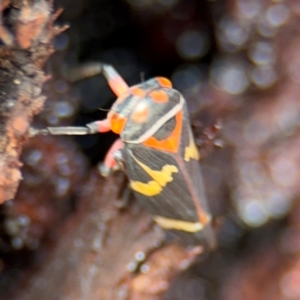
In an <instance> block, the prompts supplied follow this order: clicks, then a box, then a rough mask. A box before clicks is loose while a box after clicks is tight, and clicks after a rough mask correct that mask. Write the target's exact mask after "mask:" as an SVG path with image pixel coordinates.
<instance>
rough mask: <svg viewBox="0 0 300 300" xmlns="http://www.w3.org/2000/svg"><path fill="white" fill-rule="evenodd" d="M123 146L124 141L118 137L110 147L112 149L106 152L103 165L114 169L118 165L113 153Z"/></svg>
mask: <svg viewBox="0 0 300 300" xmlns="http://www.w3.org/2000/svg"><path fill="white" fill-rule="evenodd" d="M122 148H123V142H122V140H121V139H117V140H116V141H115V142H114V143H113V144H112V146H111V147H110V149H109V150H108V152H107V153H106V156H105V159H104V162H103V165H104V167H105V168H107V169H109V170H112V169H114V168H116V167H117V162H116V161H115V159H114V157H113V154H114V152H116V151H117V150H120V149H122Z"/></svg>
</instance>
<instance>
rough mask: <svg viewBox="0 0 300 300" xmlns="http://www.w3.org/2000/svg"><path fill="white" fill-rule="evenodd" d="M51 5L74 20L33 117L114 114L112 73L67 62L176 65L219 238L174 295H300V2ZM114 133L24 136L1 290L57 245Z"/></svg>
mask: <svg viewBox="0 0 300 300" xmlns="http://www.w3.org/2000/svg"><path fill="white" fill-rule="evenodd" d="M55 7H56V8H58V7H63V8H64V12H63V14H62V15H61V17H60V18H59V19H58V21H57V23H58V24H61V25H62V24H66V23H67V24H69V25H70V29H68V30H67V31H65V32H64V33H62V34H60V35H59V36H57V37H56V38H55V40H54V46H55V49H56V52H55V53H54V54H53V55H52V57H51V59H50V61H49V62H48V64H47V66H46V73H47V74H51V76H52V78H51V80H49V81H48V82H47V83H46V84H45V86H44V94H45V95H46V96H47V99H48V100H47V102H46V105H45V108H44V111H43V112H42V113H41V114H40V115H39V116H38V117H37V118H36V120H35V123H34V125H35V127H39V128H43V127H45V126H62V125H70V124H73V125H81V126H82V125H84V124H86V123H89V122H92V121H94V120H97V119H103V118H104V117H105V115H106V114H107V112H106V111H103V110H105V109H109V107H110V106H111V105H112V103H113V102H114V100H115V96H114V95H113V93H112V92H111V91H110V89H109V87H108V86H107V83H106V82H105V80H104V79H103V77H102V76H101V75H97V76H94V77H92V78H87V79H84V80H81V81H78V82H75V83H74V82H71V79H70V77H69V76H68V75H67V74H70V72H71V73H72V72H73V71H74V72H75V71H76V70H75V69H74V68H76V67H77V66H80V65H82V64H83V63H85V62H93V61H95V62H106V63H109V64H112V65H113V66H114V67H115V68H116V69H117V70H118V71H119V72H120V74H121V75H122V77H123V78H124V79H125V81H126V82H127V83H128V84H129V85H134V84H138V83H139V82H141V81H142V80H144V79H145V80H146V79H149V78H152V77H154V76H166V77H167V78H170V79H171V81H172V82H173V85H174V88H175V89H177V90H179V91H180V92H181V93H182V94H183V95H184V97H185V99H186V101H187V104H188V107H189V111H190V115H191V123H192V126H193V129H194V133H195V137H196V142H197V145H198V146H199V148H200V151H201V153H202V171H203V176H204V180H205V185H206V193H207V198H208V202H209V206H210V208H211V211H212V214H213V215H214V217H215V223H216V232H217V235H218V241H219V250H218V252H217V253H215V254H214V255H213V257H210V258H209V259H207V260H206V261H205V262H202V263H201V264H199V265H197V264H196V265H195V266H193V268H192V269H191V270H190V271H189V272H188V273H187V274H185V276H184V277H182V278H180V279H178V281H177V282H176V284H174V286H173V287H172V288H171V290H170V291H169V292H168V293H167V294H166V295H165V297H166V298H164V299H173V300H174V299H191V300H192V299H201V300H202V299H220V300H240V299H245V300H248V299H249V300H253V299H258V300H259V299H262V300H263V299H272V300H279V299H280V300H281V299H286V300H297V299H300V201H299V200H300V199H299V196H300V184H299V182H300V172H299V164H300V151H299V149H300V134H299V133H300V130H299V125H300V101H299V94H300V86H299V82H300V54H299V53H300V52H299V49H300V34H299V33H300V1H298V0H211V1H209V0H89V1H87V0H84V1H83V0H60V1H56V2H55ZM98 108H101V109H103V110H99V109H98ZM115 138H116V136H114V135H113V134H111V133H108V134H103V135H95V136H86V137H80V138H79V137H78V138H70V139H69V138H68V139H66V138H58V137H54V138H53V137H39V138H34V139H32V140H31V141H30V143H29V144H28V146H27V147H26V149H24V151H23V155H22V157H23V162H24V167H23V170H22V172H23V177H24V180H23V182H22V185H21V187H20V189H19V192H18V195H17V198H16V200H15V201H9V202H7V203H5V204H4V205H3V206H2V207H1V212H0V213H1V219H0V221H1V227H0V229H1V230H0V234H1V237H0V272H1V274H0V295H1V291H2V293H3V295H4V293H5V292H6V291H7V289H8V286H9V285H10V284H11V285H12V286H13V284H14V282H15V281H16V278H18V276H19V274H21V273H22V272H26V270H28V268H30V267H31V265H32V264H33V262H36V261H38V259H39V258H40V257H41V254H40V253H41V251H42V250H41V249H46V248H47V247H48V246H47V245H50V244H51V245H53V243H54V240H55V237H56V234H57V232H58V231H59V228H60V226H62V224H63V223H65V222H66V220H67V219H68V218H69V217H70V216H71V215H72V213H73V212H74V210H75V208H76V207H77V205H78V203H77V202H78V194H79V191H80V188H81V187H82V185H84V182H85V179H86V177H87V174H88V173H89V172H90V170H91V169H92V168H93V167H95V166H96V165H97V163H99V162H100V161H101V160H102V159H103V157H104V155H105V153H106V151H107V149H108V148H109V146H110V145H111V143H112V142H113V140H114V139H115ZM50 158H51V159H50ZM45 187H47V188H45ZM49 189H50V190H51V192H50V193H49ZM41 199H43V200H42V201H41ZM43 251H44V250H43ZM24 258H26V259H24ZM24 261H26V263H24ZM0 298H1V296H0Z"/></svg>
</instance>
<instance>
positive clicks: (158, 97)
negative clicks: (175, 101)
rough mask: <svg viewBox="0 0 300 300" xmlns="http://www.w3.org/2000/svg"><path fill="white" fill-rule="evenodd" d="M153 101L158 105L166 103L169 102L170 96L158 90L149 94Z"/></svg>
mask: <svg viewBox="0 0 300 300" xmlns="http://www.w3.org/2000/svg"><path fill="white" fill-rule="evenodd" d="M149 95H150V97H151V98H152V100H153V101H154V102H156V103H166V102H168V101H169V96H168V94H167V93H166V92H165V91H163V90H156V91H152V92H150V93H149Z"/></svg>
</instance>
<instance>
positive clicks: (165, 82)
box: [155, 77, 172, 89]
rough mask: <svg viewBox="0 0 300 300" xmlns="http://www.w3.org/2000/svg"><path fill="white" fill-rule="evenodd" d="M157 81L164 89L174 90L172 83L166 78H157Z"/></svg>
mask: <svg viewBox="0 0 300 300" xmlns="http://www.w3.org/2000/svg"><path fill="white" fill-rule="evenodd" d="M155 79H156V80H157V82H158V83H159V84H160V85H161V86H162V87H164V88H169V89H171V88H172V83H171V81H170V80H169V79H167V78H165V77H156V78H155Z"/></svg>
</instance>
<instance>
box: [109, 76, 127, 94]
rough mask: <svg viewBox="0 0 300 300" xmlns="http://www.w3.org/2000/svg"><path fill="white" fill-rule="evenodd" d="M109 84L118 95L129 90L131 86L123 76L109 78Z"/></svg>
mask: <svg viewBox="0 0 300 300" xmlns="http://www.w3.org/2000/svg"><path fill="white" fill-rule="evenodd" d="M108 84H109V86H110V88H111V89H112V91H113V92H114V94H115V95H117V96H118V97H119V96H121V95H122V94H124V93H125V92H127V91H128V89H129V87H128V85H127V83H126V82H125V81H124V80H123V78H122V77H121V76H116V77H113V78H111V79H109V81H108Z"/></svg>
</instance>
